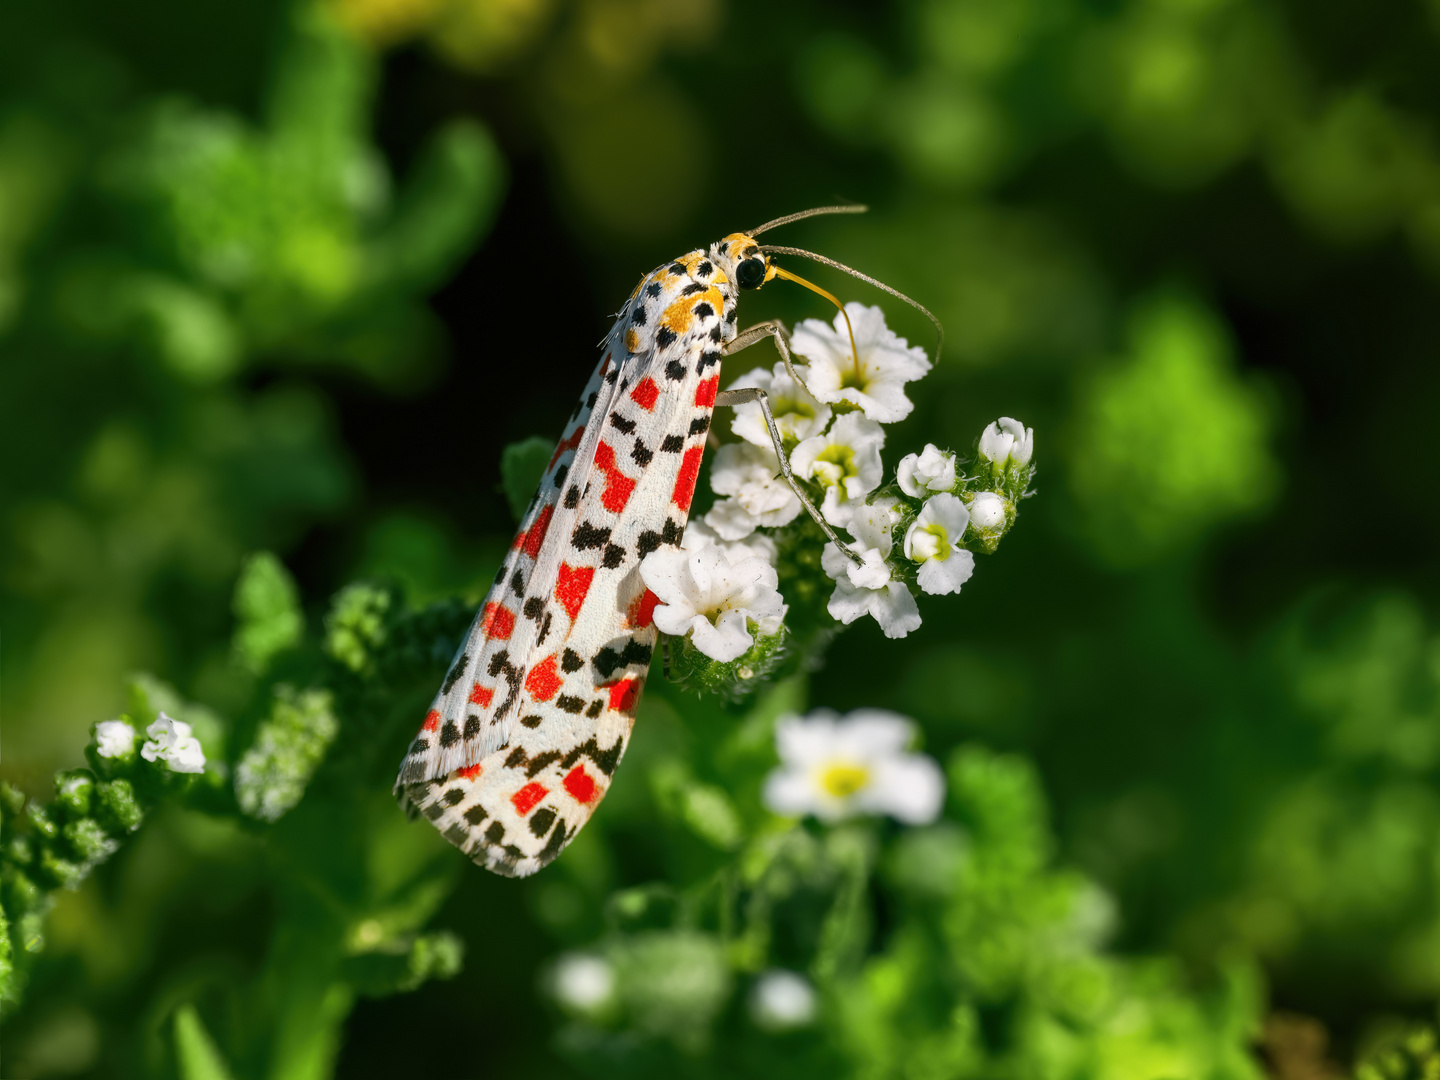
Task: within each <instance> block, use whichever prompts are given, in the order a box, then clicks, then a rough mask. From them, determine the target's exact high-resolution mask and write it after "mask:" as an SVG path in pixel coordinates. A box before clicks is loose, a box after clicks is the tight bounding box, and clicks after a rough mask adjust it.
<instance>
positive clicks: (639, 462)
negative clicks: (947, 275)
mask: <svg viewBox="0 0 1440 1080" xmlns="http://www.w3.org/2000/svg"><path fill="white" fill-rule="evenodd" d="M858 209H863V208H860V207H835V208H825V209H822V210H819V211H809V212H807V213H805V214H800V215H793V216H791V217H787V218H781V219H778V220H777V221H774V222H770V223H768V224H766V225H764V226H761V227H760V228H759V229H754V230H751V231H750V232H749V233H733V234H731V235H730V236H727V237H725V238H724V239H723V240H721V241H719V242H718V243H716V244H712V245H711V246H710V248H709V250H708V251H707V250H697V251H692V252H690V253H689V254H688V255H682V256H681V257H680V258H678V259H676V260H675V261H673V262H669V263H666V264H665V265H664V266H661V267H659V268H658V269H656V270H654V271H653V272H652V273H649V274H647V275H646V276H645V277H644V279H643V280H642V281H641V282H640V284H639V286H638V287H637V288H636V289H635V292H634V293H633V294H632V295H631V297H630V299H629V300H628V301H627V302H626V304H625V307H624V308H623V309H622V310H621V312H620V315H619V318H618V319H617V320H616V322H615V325H614V327H613V328H612V329H611V331H610V333H609V335H608V336H607V337H606V338H605V340H604V342H603V343H602V346H601V350H602V351H601V356H600V363H599V366H598V367H597V368H596V369H595V373H594V374H593V375H592V376H591V377H590V381H589V383H587V384H586V386H585V390H584V393H583V394H582V395H581V398H580V404H579V405H578V406H576V409H575V412H574V414H573V415H572V416H571V418H570V420H569V422H568V423H567V424H566V426H565V433H564V435H563V437H562V438H561V439H560V442H559V444H558V445H557V446H556V447H555V453H554V454H553V455H552V457H551V459H550V464H549V467H548V468H547V470H546V472H545V476H544V478H543V479H542V480H541V482H540V488H539V490H538V491H537V492H536V493H535V497H534V498H533V499H532V500H531V503H530V507H529V509H528V510H527V512H526V514H525V518H524V520H523V521H522V522H521V525H520V531H519V532H518V533H517V534H516V536H515V540H514V542H513V543H512V544H511V547H510V552H509V555H508V556H507V557H506V559H505V562H504V565H503V566H501V568H500V572H499V573H498V574H497V575H496V577H495V583H494V585H493V586H492V587H491V589H490V593H489V595H488V596H486V598H485V601H484V603H483V604H482V606H481V608H480V611H479V612H478V613H477V614H476V616H475V621H474V623H473V624H472V625H471V627H470V630H469V632H468V634H467V635H466V638H465V641H464V643H463V644H462V645H461V646H460V649H459V652H458V653H457V655H456V657H455V661H454V663H453V664H452V665H451V667H450V670H449V673H448V674H447V675H446V676H445V681H444V683H443V684H442V685H441V687H440V691H439V693H438V694H437V695H436V697H435V701H434V703H433V704H432V705H431V707H430V710H429V712H428V713H427V715H426V717H425V721H424V723H423V724H422V725H421V726H420V730H419V732H418V733H417V734H416V736H415V739H414V741H413V742H412V743H411V744H410V748H409V750H408V751H407V753H406V756H405V760H404V762H403V763H402V764H401V766H400V775H399V778H398V779H397V780H396V784H395V793H396V796H397V797H398V798H399V799H400V802H401V804H402V805H403V806H404V807H405V808H406V809H407V811H409V812H411V813H412V814H413V813H415V812H417V811H418V812H419V813H421V814H423V815H424V816H425V817H426V818H428V819H429V820H430V822H431V823H432V824H433V825H434V826H435V827H436V828H437V829H439V830H440V832H441V833H442V835H444V837H445V839H447V840H449V841H450V842H451V843H452V844H454V845H455V846H456V847H458V848H460V849H461V850H462V851H464V852H465V854H467V855H469V856H470V857H471V858H472V859H473V860H474V861H475V862H477V863H479V864H480V865H482V866H485V867H487V868H488V869H490V870H493V871H495V872H496V873H499V874H504V875H506V876H509V877H523V876H526V875H528V874H533V873H534V872H535V871H537V870H539V869H540V868H541V867H543V866H545V865H546V864H547V863H549V862H550V861H551V860H552V859H554V858H555V856H557V855H558V854H559V853H560V851H561V850H562V849H563V848H564V847H565V845H566V844H568V843H569V842H570V841H571V840H572V839H574V837H575V834H576V833H577V832H579V831H580V828H581V826H583V825H584V824H585V822H586V821H588V820H589V819H590V815H591V814H592V813H593V812H594V810H595V807H596V806H597V805H598V804H599V802H600V800H601V799H602V798H604V796H605V792H606V791H607V790H608V788H609V786H610V780H611V778H612V777H613V776H614V774H615V768H616V766H618V765H619V764H620V758H621V757H622V756H623V754H624V753H625V746H626V744H627V742H628V741H629V738H630V732H631V729H632V727H633V726H634V723H635V706H636V703H637V701H638V700H639V698H640V691H641V688H642V687H643V686H644V684H645V675H646V672H647V670H648V668H649V666H650V659H651V656H652V655H653V653H654V650H655V646H656V641H657V637H658V631H657V630H656V628H655V625H654V623H653V620H652V615H653V612H654V609H655V605H656V598H655V595H654V594H653V593H651V592H650V591H649V590H648V589H646V587H645V585H644V583H643V582H642V581H641V579H640V573H639V567H640V561H641V560H642V559H643V558H644V557H645V556H646V555H648V554H649V553H650V552H652V551H655V550H657V549H658V548H660V547H662V546H664V545H672V546H679V544H680V540H681V536H682V535H683V534H684V532H685V523H686V520H687V519H688V517H689V515H690V503H691V500H692V498H693V497H694V494H695V482H696V480H697V478H698V476H699V473H700V462H701V459H702V458H703V457H704V454H705V442H706V438H707V436H708V434H709V431H710V418H711V413H712V411H713V410H714V408H715V406H716V404H717V403H718V404H738V403H739V402H741V401H754V400H759V401H760V403H761V406H762V408H765V411H766V415H767V417H768V415H769V410H768V407H767V406H766V405H765V402H764V398H763V393H762V392H760V391H756V390H745V391H733V392H730V393H721V392H720V391H719V385H720V361H721V359H722V357H724V356H725V355H727V354H728V353H732V352H735V351H738V350H739V349H741V348H744V347H746V346H747V345H750V344H753V343H754V342H756V341H759V340H761V339H763V338H765V337H773V338H774V339H775V340H776V343H777V345H778V346H779V348H780V350H781V352H782V355H785V356H786V360H787V362H788V352H787V351H786V350H785V342H784V332H783V330H782V329H781V328H780V327H779V325H778V324H775V323H764V324H761V325H759V326H756V327H754V328H753V329H751V330H748V331H746V332H745V333H743V334H740V333H737V330H736V302H737V298H738V295H739V291H740V290H742V289H755V288H759V287H760V286H761V285H763V284H764V283H765V282H767V281H769V280H771V279H772V278H775V277H781V278H786V279H789V280H793V281H797V282H800V284H803V285H806V286H807V287H809V288H814V286H811V285H809V283H808V282H804V281H802V280H801V279H799V278H797V277H795V275H793V274H790V273H788V272H787V271H785V270H782V269H780V268H779V267H777V266H776V265H775V264H774V263H773V262H772V261H771V259H770V256H769V254H768V253H767V251H762V249H761V247H760V245H759V244H758V243H756V241H755V236H756V235H757V234H758V233H760V232H761V231H763V230H764V229H766V228H770V227H773V226H774V225H777V224H783V223H785V222H788V221H793V220H795V219H796V218H798V217H808V216H810V214H813V213H825V212H849V211H854V210H858ZM769 250H775V249H769ZM783 250H794V249H783ZM797 253H800V252H797ZM802 254H807V255H808V254H809V253H808V252H806V253H802ZM826 261H828V260H826ZM835 265H838V264H835ZM843 269H848V268H843ZM857 276H861V275H857ZM866 280H869V279H866ZM882 287H883V286H882ZM815 291H816V292H822V294H823V295H825V296H827V297H828V296H829V294H828V293H823V291H822V290H819V289H815ZM830 299H832V300H833V299H834V298H833V297H830ZM836 306H839V304H838V301H837V302H836ZM842 310H843V309H842ZM771 431H772V434H774V433H775V432H774V424H773V421H771ZM776 443H777V449H778V445H779V438H778V434H777V435H776ZM780 461H781V467H782V470H785V471H786V473H787V476H788V466H787V465H785V455H784V454H783V453H781V454H780ZM792 483H793V481H792ZM797 490H798V489H797ZM801 497H802V499H804V496H803V494H802V496H801ZM805 502H806V504H807V506H809V505H810V504H809V500H808V499H805ZM810 509H811V512H812V514H814V516H815V517H816V519H817V520H820V518H819V515H818V513H816V512H815V511H814V508H813V506H810ZM821 524H822V527H824V523H823V521H821ZM826 531H827V532H830V530H829V529H828V527H826ZM831 536H832V538H833V533H831ZM837 543H838V539H837ZM842 546H843V545H842ZM847 550H848V549H847Z"/></svg>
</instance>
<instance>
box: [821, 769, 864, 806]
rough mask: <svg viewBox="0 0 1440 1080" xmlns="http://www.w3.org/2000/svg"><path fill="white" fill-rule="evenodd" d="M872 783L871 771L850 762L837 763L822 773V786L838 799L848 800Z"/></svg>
mask: <svg viewBox="0 0 1440 1080" xmlns="http://www.w3.org/2000/svg"><path fill="white" fill-rule="evenodd" d="M868 783H870V770H869V769H867V768H865V766H863V765H856V764H853V763H852V762H848V761H836V762H832V763H831V764H829V765H826V766H825V768H824V769H822V770H821V771H820V786H821V787H822V788H824V789H825V792H826V793H827V794H829V795H833V796H835V798H837V799H848V798H849V797H850V796H851V795H854V794H855V793H856V792H857V791H859V790H860V789H861V788H863V787H865V785H867V784H868Z"/></svg>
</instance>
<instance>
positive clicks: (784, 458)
mask: <svg viewBox="0 0 1440 1080" xmlns="http://www.w3.org/2000/svg"><path fill="white" fill-rule="evenodd" d="M784 334H785V328H784V327H782V326H781V325H780V324H779V323H776V322H770V323H760V324H758V325H756V326H752V327H751V328H750V329H749V330H746V331H745V332H744V333H742V334H740V335H739V336H738V337H736V338H735V340H734V341H732V342H730V344H729V345H728V346H726V348H725V353H726V355H729V354H730V353H736V352H739V351H740V350H741V349H743V348H745V347H747V346H749V345H754V344H755V343H756V342H757V341H760V340H762V339H764V338H767V337H773V338H774V339H775V346H776V348H778V349H779V350H780V355H781V356H782V357H783V358H784V360H785V370H787V371H789V372H790V377H791V378H793V379H794V380H795V381H796V382H797V383H800V385H801V386H804V385H805V384H804V383H801V382H800V379H799V377H798V376H797V375H796V374H795V371H794V369H793V368H792V367H791V366H790V350H789V349H787V348H786V347H785V337H784ZM806 392H807V393H809V391H808V390H807V391H806ZM752 401H755V402H759V404H760V411H761V413H763V414H764V416H765V427H766V428H768V429H769V431H770V441H771V442H772V443H774V444H775V456H776V457H777V458H778V459H779V461H780V472H781V473H783V474H784V476H785V482H786V483H787V484H789V485H790V490H791V491H793V492H795V496H796V498H798V499H799V500H800V505H801V506H803V507H805V509H806V510H808V511H809V512H810V516H811V517H812V518H814V519H815V524H817V525H819V526H820V529H821V531H822V532H823V533H824V534H825V535H826V536H827V537H829V539H830V542H831V543H832V544H834V545H835V546H836V547H837V548H839V549H840V550H841V552H843V553H844V555H845V557H846V558H848V559H849V560H850V561H851V562H853V563H854V564H855V565H856V566H861V565H863V562H862V560H861V558H860V556H858V555H856V554H855V552H853V551H851V550H850V547H849V546H848V545H847V544H846V543H845V541H843V540H841V539H840V537H838V536H837V535H835V530H834V529H832V528H831V527H830V523H829V522H828V521H826V520H825V517H824V515H823V514H821V513H820V511H819V509H818V508H817V507H816V506H815V504H814V503H813V502H811V501H810V496H809V495H807V494H806V493H805V491H804V489H802V488H801V487H800V482H799V481H798V480H796V479H795V475H794V474H793V473H792V472H791V471H790V456H789V455H788V454H786V453H785V442H784V440H783V439H781V438H780V429H779V428H778V427H776V425H775V414H774V413H773V412H771V411H770V398H769V397H768V396H767V395H766V393H765V391H764V390H761V389H760V388H759V387H758V386H746V387H741V388H740V389H737V390H721V391H720V392H719V393H718V394H716V395H715V404H716V405H724V406H727V407H729V408H734V407H735V406H736V405H745V404H748V403H749V402H752Z"/></svg>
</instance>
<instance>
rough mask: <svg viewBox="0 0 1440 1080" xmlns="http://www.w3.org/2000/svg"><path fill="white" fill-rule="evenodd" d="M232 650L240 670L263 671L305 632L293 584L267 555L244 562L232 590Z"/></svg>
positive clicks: (277, 561)
mask: <svg viewBox="0 0 1440 1080" xmlns="http://www.w3.org/2000/svg"><path fill="white" fill-rule="evenodd" d="M235 618H236V620H237V621H238V622H239V626H238V627H237V628H236V630H235V648H236V650H237V651H238V652H239V661H240V664H241V666H243V667H246V668H248V669H250V670H251V671H254V672H257V673H258V672H261V671H264V670H265V668H266V667H267V666H268V665H269V663H270V660H271V658H272V657H273V656H275V654H276V653H280V652H284V651H285V650H286V649H288V648H291V647H292V646H293V645H295V644H296V643H297V642H298V641H299V640H300V635H301V634H302V633H303V632H304V629H305V620H304V617H303V616H302V615H301V614H300V604H299V597H298V596H297V595H296V592H295V583H294V582H293V581H292V580H290V575H289V574H287V573H286V572H285V568H284V566H282V565H281V564H280V560H279V559H277V558H275V556H274V555H272V554H270V553H269V552H261V553H259V554H257V555H252V556H251V557H250V558H248V559H247V560H246V561H245V563H244V565H243V566H242V567H241V569H240V583H239V584H238V585H237V586H236V587H235Z"/></svg>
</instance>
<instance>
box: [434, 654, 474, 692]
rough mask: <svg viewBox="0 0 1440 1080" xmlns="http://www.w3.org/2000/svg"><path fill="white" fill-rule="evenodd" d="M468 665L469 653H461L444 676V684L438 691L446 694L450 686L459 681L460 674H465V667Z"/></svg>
mask: <svg viewBox="0 0 1440 1080" xmlns="http://www.w3.org/2000/svg"><path fill="white" fill-rule="evenodd" d="M469 666H470V654H469V653H461V654H460V658H459V659H458V660H456V661H455V666H454V667H452V668H451V669H450V671H449V672H448V673H447V674H446V676H445V685H443V686H442V687H441V688H440V693H442V694H448V693H449V692H450V690H451V688H452V687H453V686H454V685H455V684H456V683H457V682H459V681H460V676H462V675H464V674H465V669H466V668H467V667H469Z"/></svg>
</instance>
